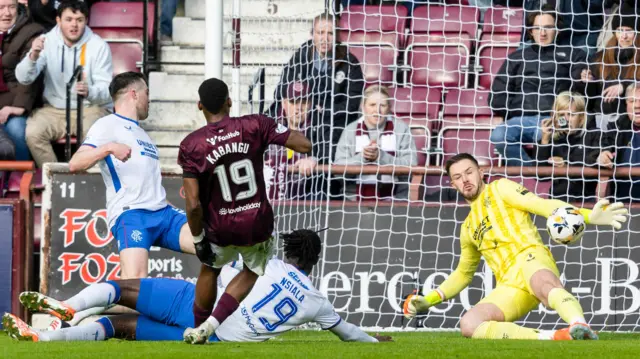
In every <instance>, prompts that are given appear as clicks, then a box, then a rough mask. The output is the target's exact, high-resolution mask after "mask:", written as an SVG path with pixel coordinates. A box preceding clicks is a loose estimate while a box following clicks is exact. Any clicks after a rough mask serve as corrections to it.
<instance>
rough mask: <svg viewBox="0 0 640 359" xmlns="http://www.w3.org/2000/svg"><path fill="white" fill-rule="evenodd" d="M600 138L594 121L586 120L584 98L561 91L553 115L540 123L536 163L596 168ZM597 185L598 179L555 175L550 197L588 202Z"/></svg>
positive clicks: (600, 134) (592, 196)
mask: <svg viewBox="0 0 640 359" xmlns="http://www.w3.org/2000/svg"><path fill="white" fill-rule="evenodd" d="M601 138H602V133H601V132H600V130H599V129H598V128H597V127H596V125H595V120H594V119H593V118H587V113H586V100H585V98H584V97H583V96H581V95H580V94H577V93H571V92H569V91H565V92H562V93H560V94H559V95H558V97H557V98H556V101H555V104H554V105H553V115H552V116H551V117H550V118H547V119H545V120H543V121H542V139H541V140H540V144H539V145H538V146H536V150H537V158H538V161H539V162H541V164H542V165H544V164H548V165H551V166H554V167H567V166H578V167H582V166H589V167H593V166H596V165H597V164H598V156H599V155H600V141H601ZM597 185H598V179H597V178H592V179H587V178H571V179H568V178H561V177H559V176H555V177H554V180H553V183H552V186H551V196H552V197H553V198H556V199H559V200H561V201H565V202H582V201H584V200H587V201H591V200H594V199H595V193H596V187H597Z"/></svg>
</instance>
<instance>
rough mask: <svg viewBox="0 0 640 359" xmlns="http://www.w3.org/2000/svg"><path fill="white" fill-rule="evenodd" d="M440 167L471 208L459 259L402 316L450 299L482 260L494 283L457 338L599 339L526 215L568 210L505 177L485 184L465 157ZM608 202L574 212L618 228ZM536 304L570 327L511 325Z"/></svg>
mask: <svg viewBox="0 0 640 359" xmlns="http://www.w3.org/2000/svg"><path fill="white" fill-rule="evenodd" d="M446 170H447V173H448V174H449V176H450V177H451V184H452V186H453V187H454V188H455V189H456V190H458V192H459V193H460V194H461V195H462V196H463V197H464V198H465V199H466V200H467V202H469V204H470V207H471V211H470V213H469V216H468V217H467V218H466V220H465V221H464V223H463V224H462V227H461V230H460V246H461V255H460V261H459V263H458V267H457V268H456V270H455V271H454V272H453V273H452V275H451V276H450V277H449V278H448V279H447V280H445V281H444V282H443V283H442V284H441V285H440V286H439V287H438V288H437V289H435V290H432V291H431V292H429V293H427V295H426V296H421V295H411V296H409V297H408V298H407V300H406V301H405V304H404V314H405V316H406V317H408V318H412V317H414V316H415V315H416V314H417V313H420V312H425V311H427V310H428V309H429V308H430V307H432V306H434V305H437V304H440V303H441V302H442V301H444V300H448V299H451V298H453V297H454V296H456V295H457V294H458V293H460V292H461V291H462V290H463V289H464V288H465V287H466V286H468V285H469V283H471V280H472V279H473V275H474V273H475V271H476V267H477V266H478V263H479V262H480V258H481V257H484V259H485V261H486V262H487V264H488V265H489V267H490V268H491V270H492V271H493V274H494V275H495V277H496V281H497V285H496V288H495V289H494V290H493V291H492V292H491V294H489V295H488V296H487V297H486V298H484V299H482V300H481V301H480V302H479V303H478V304H477V305H476V306H475V307H473V308H472V309H471V310H469V311H468V312H467V313H466V314H465V315H464V316H463V317H462V319H461V320H460V330H461V332H462V335H464V336H465V337H471V338H477V339H555V340H567V339H598V335H597V334H596V333H595V332H594V331H593V330H591V328H589V326H588V325H587V323H586V320H585V318H584V314H583V311H582V308H581V307H580V304H579V303H578V300H577V299H576V298H575V297H574V296H573V295H571V294H570V293H569V292H567V291H566V290H565V289H564V288H563V286H562V282H561V281H560V278H559V277H560V273H559V271H558V268H557V267H556V263H555V261H554V259H553V256H552V255H551V252H550V251H549V250H548V249H547V248H546V247H545V246H544V244H543V243H542V239H541V238H540V235H539V234H538V229H537V228H536V226H535V224H534V223H533V221H532V220H531V217H530V215H529V213H533V214H536V215H538V216H544V217H548V216H549V215H550V214H551V212H553V210H554V209H556V208H558V207H562V206H569V205H568V204H567V203H565V202H562V201H558V200H545V199H542V198H540V197H538V196H536V195H535V194H533V193H531V192H529V191H528V190H527V189H526V188H524V187H523V186H521V185H519V184H517V183H515V182H513V181H510V180H508V179H501V180H498V181H494V182H492V183H490V184H485V183H484V180H483V176H484V172H483V170H482V169H481V168H480V167H479V166H478V162H477V161H476V159H475V158H474V157H473V156H471V155H469V154H467V153H462V154H459V155H456V156H454V157H452V158H451V159H449V160H448V161H447V163H446ZM607 204H608V202H607V201H600V202H598V204H596V206H595V207H594V209H593V211H591V210H587V209H580V212H581V213H582V214H583V215H584V217H585V220H586V222H587V224H596V225H610V226H613V227H614V228H616V229H619V228H620V227H621V226H622V225H621V222H625V221H626V220H627V214H628V212H627V210H626V209H624V208H623V205H622V204H621V203H614V204H612V205H610V206H607ZM540 302H542V303H544V305H545V306H547V307H549V308H551V309H554V310H555V311H557V312H558V315H560V317H561V318H562V319H563V320H564V321H565V322H567V323H568V324H569V325H570V326H569V328H564V329H560V330H556V331H542V330H541V331H538V330H534V329H529V328H524V327H521V326H518V325H516V324H514V323H511V322H513V321H515V320H517V319H518V318H520V317H522V316H524V315H525V314H527V313H528V312H530V311H531V310H533V309H534V308H535V307H536V306H538V305H539V303H540Z"/></svg>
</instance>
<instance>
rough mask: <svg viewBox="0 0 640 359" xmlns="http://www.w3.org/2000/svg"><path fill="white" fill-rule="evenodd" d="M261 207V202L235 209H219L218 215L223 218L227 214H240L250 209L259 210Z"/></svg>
mask: <svg viewBox="0 0 640 359" xmlns="http://www.w3.org/2000/svg"><path fill="white" fill-rule="evenodd" d="M261 206H262V202H254V203H249V204H245V205H244V206H240V207H236V208H220V210H219V211H218V213H220V215H221V216H225V215H227V214H234V213H240V212H244V211H248V210H250V209H256V208H260V207H261Z"/></svg>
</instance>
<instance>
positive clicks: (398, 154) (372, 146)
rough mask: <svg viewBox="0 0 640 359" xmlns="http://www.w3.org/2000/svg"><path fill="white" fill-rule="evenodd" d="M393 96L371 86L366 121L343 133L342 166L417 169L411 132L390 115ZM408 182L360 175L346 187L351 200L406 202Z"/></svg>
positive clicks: (340, 146)
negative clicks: (392, 198)
mask: <svg viewBox="0 0 640 359" xmlns="http://www.w3.org/2000/svg"><path fill="white" fill-rule="evenodd" d="M389 112H390V111H389V92H388V91H387V88H386V87H384V86H377V85H376V86H371V87H368V88H367V89H366V90H365V92H364V101H363V102H362V117H360V118H359V119H358V121H356V122H354V123H352V124H350V125H348V126H347V127H346V128H345V130H344V131H343V132H342V136H341V137H340V141H339V142H338V148H337V150H336V157H335V161H334V163H335V164H338V165H396V166H414V165H416V164H417V163H418V157H417V153H416V145H415V143H414V142H413V138H411V130H410V129H409V126H407V125H406V124H405V123H404V122H403V121H401V120H396V119H395V118H394V117H393V115H391V114H390V113H389ZM408 183H409V181H408V179H406V178H405V179H401V178H397V177H394V176H391V175H360V176H358V177H357V178H356V179H355V183H353V181H348V182H347V183H346V184H345V196H346V197H347V198H348V199H356V198H358V197H359V198H362V199H376V198H378V199H390V198H391V197H392V196H393V197H395V198H406V197H407V194H408V188H409V186H408Z"/></svg>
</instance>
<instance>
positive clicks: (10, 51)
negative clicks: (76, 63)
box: [0, 15, 44, 113]
mask: <svg viewBox="0 0 640 359" xmlns="http://www.w3.org/2000/svg"><path fill="white" fill-rule="evenodd" d="M43 32H44V28H43V27H42V26H41V25H39V24H36V23H34V22H32V21H31V19H29V18H28V17H27V16H26V15H20V16H18V18H17V19H16V24H15V25H14V27H13V29H11V31H10V32H9V33H8V34H6V35H5V36H4V39H3V41H2V45H1V46H2V47H1V49H2V57H1V58H2V77H3V81H4V84H6V86H7V87H8V91H0V108H2V107H4V106H15V107H21V108H24V109H25V111H26V113H29V112H30V111H31V110H32V109H33V108H34V105H35V104H36V102H37V101H38V100H39V99H40V98H41V96H42V91H43V83H42V79H39V80H38V81H35V82H34V83H32V84H30V85H22V84H20V83H19V82H18V80H17V79H16V66H18V63H20V61H21V60H22V58H23V57H24V56H25V55H26V54H27V52H29V50H30V49H31V42H32V41H33V40H34V39H35V38H36V37H38V36H39V35H40V34H42V33H43Z"/></svg>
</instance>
